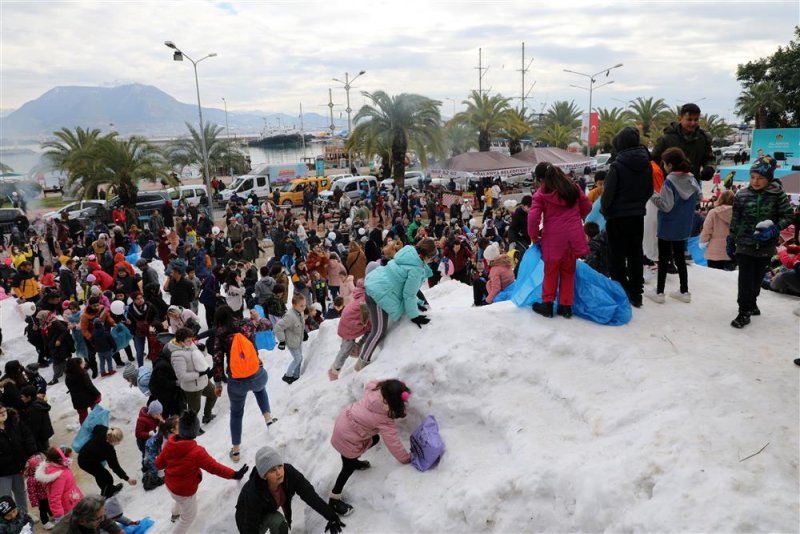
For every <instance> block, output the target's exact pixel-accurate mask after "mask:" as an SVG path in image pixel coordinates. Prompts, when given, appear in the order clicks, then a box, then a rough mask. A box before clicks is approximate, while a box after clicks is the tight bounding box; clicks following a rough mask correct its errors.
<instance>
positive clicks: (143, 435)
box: [134, 406, 159, 440]
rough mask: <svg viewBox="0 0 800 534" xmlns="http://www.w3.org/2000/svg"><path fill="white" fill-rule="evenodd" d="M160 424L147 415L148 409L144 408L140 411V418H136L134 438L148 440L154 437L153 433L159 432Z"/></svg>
mask: <svg viewBox="0 0 800 534" xmlns="http://www.w3.org/2000/svg"><path fill="white" fill-rule="evenodd" d="M158 424H159V421H158V419H156V418H155V417H152V416H151V415H150V414H149V413H147V407H146V406H143V407H142V408H141V409H140V410H139V417H137V418H136V428H135V430H134V436H136V439H145V440H146V439H147V438H149V437H150V436H151V435H152V433H155V431H156V430H158Z"/></svg>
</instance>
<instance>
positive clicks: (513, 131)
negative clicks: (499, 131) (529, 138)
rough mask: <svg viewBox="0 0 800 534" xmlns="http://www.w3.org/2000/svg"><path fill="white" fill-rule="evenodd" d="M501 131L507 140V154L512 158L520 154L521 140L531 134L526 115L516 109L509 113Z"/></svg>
mask: <svg viewBox="0 0 800 534" xmlns="http://www.w3.org/2000/svg"><path fill="white" fill-rule="evenodd" d="M503 129H504V130H505V132H504V133H505V136H506V137H507V138H508V152H509V154H510V155H512V156H513V155H514V154H518V153H520V152H522V138H523V137H524V136H526V135H528V134H530V133H532V132H533V127H532V126H531V121H530V120H529V116H528V114H527V113H525V111H524V110H521V109H518V108H517V109H512V110H510V111H509V113H508V118H507V120H506V125H505V127H504V128H503Z"/></svg>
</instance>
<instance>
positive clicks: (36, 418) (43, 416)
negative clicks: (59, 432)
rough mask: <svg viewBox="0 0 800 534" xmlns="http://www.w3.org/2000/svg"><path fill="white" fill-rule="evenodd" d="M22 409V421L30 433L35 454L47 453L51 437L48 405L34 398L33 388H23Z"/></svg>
mask: <svg viewBox="0 0 800 534" xmlns="http://www.w3.org/2000/svg"><path fill="white" fill-rule="evenodd" d="M20 398H21V399H22V403H23V408H22V410H21V411H20V416H21V417H22V421H23V422H24V423H25V424H26V425H27V426H28V429H29V430H30V431H31V435H32V436H33V440H34V442H35V443H36V451H37V452H42V453H43V452H47V449H49V448H50V438H51V437H53V434H55V432H54V431H53V423H52V422H51V421H50V405H49V404H47V403H46V402H45V401H43V400H42V399H40V398H38V397H37V396H36V387H35V386H25V387H24V388H22V391H21V392H20Z"/></svg>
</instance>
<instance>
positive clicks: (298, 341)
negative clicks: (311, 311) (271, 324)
mask: <svg viewBox="0 0 800 534" xmlns="http://www.w3.org/2000/svg"><path fill="white" fill-rule="evenodd" d="M304 333H305V321H304V319H303V314H302V313H300V312H298V311H297V310H295V309H294V307H292V308H289V309H288V310H287V311H286V314H285V315H284V316H283V317H281V320H280V321H278V324H276V325H275V339H277V340H278V342H279V343H280V342H284V343H286V346H287V347H289V348H291V349H296V348H298V347H300V346H301V345H302V344H303V334H304Z"/></svg>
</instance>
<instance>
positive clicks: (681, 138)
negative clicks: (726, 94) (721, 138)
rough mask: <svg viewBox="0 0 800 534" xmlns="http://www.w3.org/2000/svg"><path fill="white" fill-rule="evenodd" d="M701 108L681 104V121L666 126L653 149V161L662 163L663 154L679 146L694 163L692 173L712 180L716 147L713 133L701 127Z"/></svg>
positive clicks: (700, 178)
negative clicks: (713, 141)
mask: <svg viewBox="0 0 800 534" xmlns="http://www.w3.org/2000/svg"><path fill="white" fill-rule="evenodd" d="M699 120H700V108H699V107H698V105H697V104H684V105H683V106H681V116H680V121H679V122H673V123H671V124H670V125H669V126H667V127H666V128H664V135H663V136H662V137H661V139H659V140H658V142H657V143H656V146H655V148H654V149H653V161H655V162H656V163H658V164H661V154H663V153H664V151H665V150H666V149H668V148H672V147H678V148H680V149H681V150H683V153H684V154H686V157H687V159H688V160H689V161H690V162H691V163H692V174H694V176H695V178H697V179H698V180H705V181H708V180H711V178H713V177H714V167H712V166H711V164H712V163H714V162H716V158H715V157H714V147H713V146H712V145H711V134H709V133H708V132H707V131H705V130H703V129H702V128H700V123H699Z"/></svg>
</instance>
